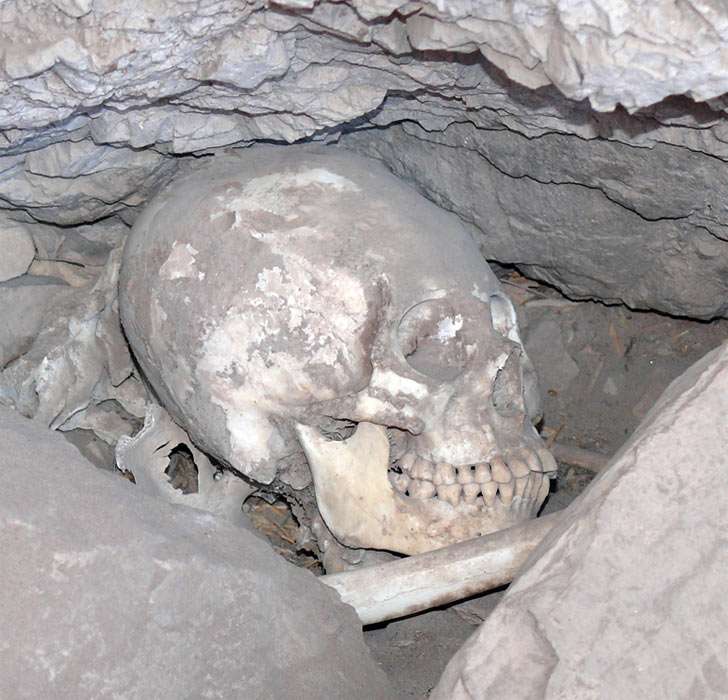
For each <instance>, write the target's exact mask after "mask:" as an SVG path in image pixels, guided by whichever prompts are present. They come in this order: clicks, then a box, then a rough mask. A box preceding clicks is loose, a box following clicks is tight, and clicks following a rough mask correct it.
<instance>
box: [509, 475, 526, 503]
mask: <svg viewBox="0 0 728 700" xmlns="http://www.w3.org/2000/svg"><path fill="white" fill-rule="evenodd" d="M529 473H530V472H529ZM529 478H530V477H529V476H520V477H518V478H517V479H516V489H515V491H514V494H513V495H514V496H517V497H518V498H521V499H523V498H525V496H526V487H527V486H528V480H529Z"/></svg>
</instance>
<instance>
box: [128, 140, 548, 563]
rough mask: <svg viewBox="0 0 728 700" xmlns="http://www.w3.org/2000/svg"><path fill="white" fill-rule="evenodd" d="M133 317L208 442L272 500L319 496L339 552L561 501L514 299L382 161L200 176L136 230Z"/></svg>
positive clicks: (461, 234)
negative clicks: (273, 495) (552, 498)
mask: <svg viewBox="0 0 728 700" xmlns="http://www.w3.org/2000/svg"><path fill="white" fill-rule="evenodd" d="M120 311H121V316H122V322H123V325H124V328H125V331H126V334H127V337H128V339H129V342H130V344H131V346H132V349H133V351H134V353H135V356H136V358H137V360H138V362H139V364H140V366H141V368H142V370H143V372H144V374H145V375H146V377H147V379H148V380H149V382H150V384H151V386H152V387H153V389H154V390H155V392H156V393H157V395H158V397H159V400H160V401H161V402H162V403H163V405H164V406H165V408H166V409H167V411H169V413H170V414H171V415H172V416H173V418H174V419H175V420H176V421H177V422H178V423H179V424H180V425H181V426H182V427H183V428H185V429H186V430H187V432H188V433H189V435H190V436H191V438H192V439H193V440H194V441H195V443H196V444H197V445H198V446H199V447H200V448H201V449H202V450H204V451H205V452H206V453H208V454H209V455H211V456H212V457H214V458H215V459H216V460H218V461H219V462H221V463H223V464H225V465H227V466H228V467H230V468H232V469H233V470H235V471H236V472H238V473H240V474H242V475H244V476H245V477H247V478H249V479H251V480H253V481H255V482H256V483H257V484H259V485H261V487H265V485H270V486H271V487H275V485H279V486H280V488H287V489H289V490H294V491H304V490H305V489H309V488H310V487H311V486H313V489H314V493H315V500H314V499H309V503H311V504H315V508H317V509H318V511H319V513H320V517H321V518H322V519H323V522H324V523H325V525H326V528H328V530H330V532H331V533H332V534H333V536H334V537H335V538H336V540H337V541H338V543H340V544H341V545H343V546H345V547H350V548H363V549H377V550H389V551H394V552H400V553H404V554H413V553H417V552H423V551H427V550H430V549H435V548H438V547H442V546H445V545H448V544H451V543H453V542H456V541H459V540H463V539H468V538H471V537H475V536H478V535H481V534H486V533H489V532H493V531H495V530H499V529H503V528H506V527H509V526H511V525H513V524H515V523H517V522H519V521H521V520H524V519H526V518H529V517H533V516H534V515H535V514H536V513H537V511H538V509H539V508H540V506H541V504H542V503H543V500H544V499H545V497H546V494H547V493H548V488H549V487H548V483H549V481H548V478H549V472H552V471H553V470H554V469H555V463H554V461H553V458H552V457H551V455H550V454H549V453H548V451H547V450H545V448H544V446H543V444H542V442H541V439H540V437H539V435H538V433H537V431H536V429H535V428H534V420H536V418H537V416H538V413H539V400H538V390H537V386H536V381H535V377H534V374H533V370H532V368H531V365H530V362H529V361H528V358H527V357H526V354H525V352H524V349H523V346H522V343H521V340H520V338H519V334H518V327H517V323H516V315H515V311H514V309H513V306H512V304H511V302H510V301H509V300H508V298H507V297H506V296H505V295H504V293H503V292H502V290H501V288H500V285H499V283H498V280H497V279H496V277H495V275H494V274H493V272H492V271H491V270H490V268H489V267H488V265H487V263H486V262H485V260H484V258H483V256H482V255H481V253H480V251H479V249H478V247H477V245H476V244H475V242H474V241H473V240H472V239H471V237H470V235H469V233H468V232H467V231H466V230H465V228H464V227H463V225H462V223H461V222H460V220H459V219H457V218H456V217H455V216H454V215H452V214H449V213H447V212H445V211H444V210H442V209H440V208H439V207H437V206H435V205H434V204H433V203H431V202H429V201H428V200H426V199H425V198H423V197H422V196H420V195H419V194H418V193H417V192H416V191H415V190H413V189H412V188H410V187H409V186H408V185H407V184H405V183H404V182H402V181H400V180H398V179H397V178H395V177H394V176H393V175H392V174H391V173H390V172H389V171H388V170H386V168H385V167H384V166H382V165H381V164H379V163H378V162H377V161H373V160H370V159H367V158H363V157H361V156H357V155H354V154H352V153H349V152H346V151H343V150H339V149H333V148H324V147H319V148H312V147H256V148H250V149H246V150H244V151H240V152H236V153H235V154H231V155H225V156H219V157H215V158H210V159H209V160H206V161H204V162H202V163H201V164H198V165H197V166H196V167H195V168H194V169H193V170H192V171H191V172H190V173H188V174H187V175H186V176H184V177H182V178H180V179H177V180H176V181H175V182H173V183H172V184H170V185H169V186H167V187H166V188H165V189H164V190H163V191H162V192H161V193H160V194H159V195H157V197H156V198H155V199H154V200H153V201H152V202H151V203H150V204H149V205H148V207H147V208H146V210H145V211H144V213H143V214H142V215H141V217H140V218H139V219H138V221H137V222H136V224H135V226H134V229H133V231H132V233H131V235H130V237H129V240H128V242H127V246H126V250H125V254H124V262H123V265H122V271H121V277H120ZM308 516H309V518H311V520H313V519H314V518H315V517H317V514H315V513H309V514H308ZM319 530H321V528H319Z"/></svg>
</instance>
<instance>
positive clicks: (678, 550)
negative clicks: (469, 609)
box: [432, 345, 728, 700]
mask: <svg viewBox="0 0 728 700" xmlns="http://www.w3.org/2000/svg"><path fill="white" fill-rule="evenodd" d="M727 530H728V345H723V346H722V347H720V348H718V349H716V350H715V351H713V352H712V353H710V354H709V355H707V356H706V357H705V358H704V359H703V360H701V361H700V362H699V363H697V364H696V365H694V366H693V367H691V368H690V369H689V370H688V371H687V372H686V373H685V374H684V375H683V376H682V377H680V378H679V379H677V380H676V381H675V382H673V384H672V385H670V387H669V388H668V389H667V390H666V392H665V393H664V394H663V396H662V397H661V399H660V400H659V401H658V403H657V405H656V406H655V408H654V409H653V410H652V411H651V413H650V414H649V415H648V416H647V418H646V419H645V421H644V423H643V424H642V426H641V427H640V428H639V429H638V430H637V431H636V433H635V434H634V436H633V437H632V439H631V440H630V441H629V443H628V444H627V445H626V446H625V447H624V448H623V449H622V450H621V451H620V452H619V454H618V455H617V456H616V457H615V458H614V460H613V461H612V464H611V466H610V467H609V469H607V470H606V471H605V472H604V473H602V474H601V476H600V477H599V478H598V479H596V480H595V481H594V482H593V483H592V484H591V485H590V487H589V488H588V489H587V490H586V491H585V492H584V493H583V495H582V496H581V497H580V498H578V499H577V500H576V501H574V503H573V504H572V505H571V506H570V507H569V508H568V509H567V510H566V511H565V512H564V519H563V521H562V522H561V523H560V524H559V525H557V526H556V528H555V529H554V530H553V531H552V532H551V533H550V534H549V536H548V537H547V538H546V540H545V541H544V542H543V543H542V544H541V545H540V547H539V549H538V550H537V551H536V552H535V553H534V555H533V556H532V558H531V560H530V563H529V564H527V568H526V569H525V571H524V572H523V574H522V575H521V576H520V577H519V578H518V580H517V581H516V582H515V583H514V584H513V585H512V586H511V588H510V589H509V590H508V592H507V593H506V595H505V596H504V598H503V600H502V601H501V603H500V604H499V606H498V607H497V608H496V609H495V611H494V612H493V613H492V615H491V616H490V617H489V618H488V620H487V621H486V622H485V623H484V624H483V625H482V626H481V627H480V628H479V629H478V631H477V632H476V633H475V634H474V635H473V636H472V637H471V638H470V639H469V640H468V641H467V642H466V644H465V645H464V646H463V648H462V649H461V650H460V651H459V652H458V653H457V654H456V655H455V657H454V658H453V659H452V660H451V661H450V664H449V665H448V667H447V668H446V670H445V673H444V674H443V676H442V678H441V680H440V682H439V684H438V686H437V688H436V690H435V692H434V693H433V695H432V698H433V699H435V700H445V698H447V699H448V700H458V699H461V698H507V699H508V700H517V699H519V698H524V699H526V698H527V699H528V700H534V699H535V698H579V699H580V700H588V699H590V698H643V699H649V698H655V699H658V698H659V699H660V700H662V699H664V698H714V697H715V698H717V697H726V696H727V695H728V604H727V603H726V587H727V586H728V535H727V534H726V532H727Z"/></svg>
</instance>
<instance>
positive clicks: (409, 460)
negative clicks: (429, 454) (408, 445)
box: [399, 452, 416, 472]
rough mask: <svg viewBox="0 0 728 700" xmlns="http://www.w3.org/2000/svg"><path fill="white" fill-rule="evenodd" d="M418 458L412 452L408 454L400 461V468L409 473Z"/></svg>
mask: <svg viewBox="0 0 728 700" xmlns="http://www.w3.org/2000/svg"><path fill="white" fill-rule="evenodd" d="M415 459H416V456H415V455H414V454H412V452H408V453H407V454H406V455H404V457H402V458H401V459H400V460H399V466H400V467H401V468H402V471H405V472H408V471H410V470H411V469H412V465H413V464H414V463H415Z"/></svg>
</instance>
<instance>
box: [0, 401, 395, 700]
mask: <svg viewBox="0 0 728 700" xmlns="http://www.w3.org/2000/svg"><path fill="white" fill-rule="evenodd" d="M0 444H1V445H2V462H1V463H0V471H1V472H2V483H3V488H2V489H0V564H1V567H2V571H3V586H2V591H0V623H1V624H2V628H3V634H2V638H0V696H2V697H6V698H10V697H36V698H40V697H54V698H78V697H112V696H114V697H122V696H123V697H128V698H152V697H154V698H181V697H240V698H244V697H245V698H270V699H271V700H272V699H274V698H275V699H278V698H282V699H285V698H291V699H293V698H311V699H312V700H313V699H318V698H362V700H364V699H366V700H369V699H370V698H382V699H384V698H389V697H391V693H390V692H389V691H388V688H387V684H386V681H385V680H384V676H383V673H382V672H381V671H380V670H379V668H378V667H377V666H376V664H375V663H374V661H373V660H372V659H371V657H370V656H369V654H368V652H367V650H366V648H365V646H364V642H363V639H362V635H361V629H360V626H359V621H358V619H357V618H356V615H355V613H354V611H353V610H352V609H351V608H349V607H348V606H345V605H343V604H342V603H341V602H340V601H339V600H338V597H337V595H336V594H335V593H334V592H333V591H332V590H330V589H328V588H326V587H325V586H323V585H320V584H319V583H318V582H317V581H316V580H315V578H314V577H313V576H312V575H311V574H310V573H309V572H307V571H304V570H302V569H297V568H296V567H294V566H292V565H290V564H288V563H287V562H285V561H284V560H283V559H282V558H280V557H278V556H276V555H275V554H274V553H273V552H272V550H271V549H270V547H269V546H268V544H267V543H265V542H263V541H261V540H260V539H258V538H257V537H255V536H254V535H252V534H251V533H249V532H248V531H247V530H244V529H241V528H236V527H235V526H233V525H231V524H229V523H225V522H223V521H219V520H216V519H215V518H213V517H212V516H210V515H209V514H206V513H205V514H203V513H200V512H198V511H194V510H191V509H189V510H188V509H187V508H184V507H180V506H177V507H174V506H171V505H169V504H166V503H163V502H161V501H159V500H157V499H154V498H150V497H148V496H146V495H144V494H142V493H140V492H139V491H138V489H136V488H135V487H134V486H133V485H132V484H131V483H129V482H127V481H125V480H124V479H121V478H120V477H118V476H116V475H112V474H109V473H108V472H102V471H101V470H98V469H96V468H94V467H92V466H91V465H90V464H88V463H87V462H86V461H85V460H84V459H83V458H82V457H81V456H80V454H79V453H78V452H77V450H76V448H75V447H73V446H72V445H70V444H68V443H67V442H66V441H65V440H63V438H62V437H61V436H59V435H53V434H51V433H50V432H48V431H47V430H45V429H44V428H43V426H41V425H39V424H37V423H33V422H31V421H28V420H26V419H24V418H22V417H20V416H19V415H17V414H15V413H13V412H11V411H8V410H7V409H0Z"/></svg>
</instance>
